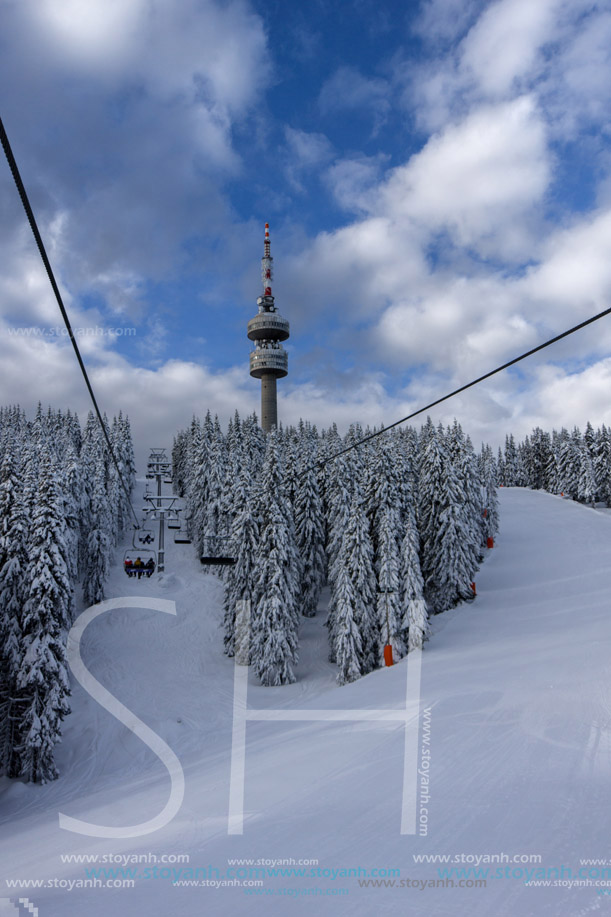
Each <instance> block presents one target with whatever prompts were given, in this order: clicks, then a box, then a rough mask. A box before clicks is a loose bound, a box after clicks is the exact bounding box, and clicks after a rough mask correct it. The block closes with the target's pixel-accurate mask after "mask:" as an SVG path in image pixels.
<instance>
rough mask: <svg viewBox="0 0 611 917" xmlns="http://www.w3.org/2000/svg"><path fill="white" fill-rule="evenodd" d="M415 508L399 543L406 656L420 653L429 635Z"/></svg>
mask: <svg viewBox="0 0 611 917" xmlns="http://www.w3.org/2000/svg"><path fill="white" fill-rule="evenodd" d="M419 542H420V538H419V535H418V526H417V523H416V508H415V504H414V503H413V502H411V503H410V504H409V505H408V510H407V514H406V520H405V535H404V536H403V541H402V543H401V569H400V584H401V602H402V607H403V609H404V612H403V621H402V631H403V634H404V639H405V635H406V636H407V648H408V652H411V651H412V650H415V649H422V647H423V645H424V642H425V640H427V639H428V634H429V618H428V611H427V607H426V602H425V600H424V580H423V579H422V571H421V569H420V558H419V547H420V545H419Z"/></svg>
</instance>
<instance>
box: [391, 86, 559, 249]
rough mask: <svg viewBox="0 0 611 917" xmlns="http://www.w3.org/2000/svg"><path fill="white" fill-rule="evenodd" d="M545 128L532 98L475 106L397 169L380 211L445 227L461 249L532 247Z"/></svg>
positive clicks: (545, 158)
mask: <svg viewBox="0 0 611 917" xmlns="http://www.w3.org/2000/svg"><path fill="white" fill-rule="evenodd" d="M549 173H550V166H549V154H548V151H547V149H546V143H545V128H544V124H543V123H542V119H541V116H540V113H539V112H538V111H537V109H536V106H535V104H534V101H533V99H532V98H531V97H529V96H525V97H522V98H519V99H516V100H515V101H512V102H508V103H505V104H503V105H498V106H485V107H482V108H478V109H476V110H475V111H474V112H472V113H471V114H470V115H469V116H468V117H467V118H465V119H464V120H463V121H462V122H460V123H459V124H457V125H450V126H449V127H448V128H447V129H446V130H445V131H443V132H442V133H440V134H437V135H435V136H433V137H432V138H431V139H430V140H429V142H428V143H427V144H426V146H425V147H424V149H423V150H422V152H421V153H419V154H417V155H416V156H414V157H412V159H411V160H410V161H409V162H408V163H407V164H406V165H405V166H401V167H400V168H398V169H396V170H395V171H394V172H393V174H392V175H391V177H390V178H389V180H388V182H387V183H386V185H385V187H384V189H383V191H382V194H381V198H382V206H384V208H385V210H386V211H387V212H389V213H390V214H392V215H393V216H396V217H397V218H399V217H408V218H410V219H413V220H416V221H418V223H420V224H422V225H424V226H426V227H429V228H431V229H435V228H445V229H448V230H449V231H450V233H451V234H452V235H453V236H454V237H455V239H456V241H457V243H458V244H459V245H462V246H470V247H473V248H476V249H478V250H482V251H483V253H485V254H489V253H493V254H502V255H503V256H505V257H509V258H512V257H516V256H522V255H523V254H524V251H525V247H529V246H530V245H531V244H532V237H531V235H530V234H529V233H528V232H527V231H526V232H525V229H526V230H527V223H525V222H521V223H520V224H519V225H518V221H519V220H520V219H522V221H524V218H525V217H526V216H527V214H528V212H529V211H530V212H531V213H532V211H533V209H534V207H535V206H536V205H537V204H538V203H539V201H540V200H541V198H542V196H543V194H544V192H545V189H546V187H547V184H548V181H549Z"/></svg>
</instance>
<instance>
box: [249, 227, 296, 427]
mask: <svg viewBox="0 0 611 917" xmlns="http://www.w3.org/2000/svg"><path fill="white" fill-rule="evenodd" d="M273 260H274V259H273V258H272V255H271V244H270V238H269V223H266V224H265V242H264V247H263V257H262V259H261V280H262V281H263V296H259V298H258V299H257V306H258V309H259V312H258V314H257V315H255V317H254V318H251V320H250V321H249V323H248V337H249V338H250V340H251V341H254V342H255V349H254V350H253V351H252V352H251V354H250V375H251V376H254V378H255V379H260V380H261V426H262V428H263V429H264V430H265V432H266V433H269V431H270V430H271V429H272V428H273V427H275V426H277V424H278V404H277V395H276V379H280V378H282V377H283V376H286V375H287V373H288V354H287V353H286V350H285V349H284V347H283V346H282V343H281V342H282V341H286V340H287V338H288V337H289V323H288V322H287V320H286V319H285V318H282V316H281V315H280V314H279V313H278V312H277V311H276V304H275V301H274V296H273V293H272V279H273Z"/></svg>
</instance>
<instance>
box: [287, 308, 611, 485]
mask: <svg viewBox="0 0 611 917" xmlns="http://www.w3.org/2000/svg"><path fill="white" fill-rule="evenodd" d="M610 314H611V308H609V309H604V310H603V311H602V312H598V313H597V314H596V315H592V316H591V317H590V318H587V319H586V320H585V321H583V322H580V323H579V324H578V325H574V326H573V327H572V328H568V329H567V330H566V331H563V332H562V334H557V335H556V336H555V337H553V338H550V339H549V340H548V341H545V342H544V343H543V344H538V345H537V347H533V348H532V350H528V351H526V353H523V354H520V356H519V357H514V358H513V360H509V361H508V362H507V363H503V365H502V366H497V367H496V369H492V370H490V372H487V373H484V375H483V376H479V377H478V378H477V379H473V381H472V382H467V384H466V385H461V386H460V387H459V388H455V389H454V391H453V392H449V393H448V394H447V395H443V397H442V398H437V399H436V400H435V401H431V402H430V403H429V404H427V405H425V406H424V407H423V408H419V409H418V410H417V411H413V413H411V414H408V415H407V417H402V418H401V419H400V420H395V422H394V423H391V424H389V425H388V426H387V427H382V429H381V430H376V431H375V433H370V434H369V436H364V437H363V439H359V441H358V442H356V443H352V444H351V445H350V446H346V448H345V449H341V450H340V451H339V452H335V453H334V454H333V455H330V456H328V457H327V458H325V459H321V460H320V461H318V462H316V463H315V464H314V465H310V466H308V467H307V468H305V469H304V470H303V471H302V472H300V474H299V475H297V477H298V478H301V477H303V475H304V474H307V473H308V471H318V470H319V469H321V468H324V466H325V465H327V464H328V463H329V462H333V461H335V459H336V458H339V456H340V455H345V454H346V452H350V451H351V449H358V447H359V446H362V445H364V443H368V442H369V441H370V440H372V439H375V437H376V436H381V435H382V433H386V432H387V431H388V430H392V429H393V428H394V427H398V426H399V424H402V423H405V422H406V420H411V419H412V418H413V417H418V415H419V414H424V412H425V411H429V410H430V409H431V408H434V407H436V405H438V404H441V403H442V402H443V401H448V400H449V399H450V398H453V397H454V396H455V395H459V394H460V392H464V391H466V390H467V389H468V388H473V386H474V385H478V384H479V383H480V382H483V381H484V380H485V379H489V378H490V377H491V376H495V375H496V374H497V373H500V372H502V371H503V370H504V369H509V367H510V366H514V365H515V364H516V363H519V362H520V361H521V360H525V359H526V357H531V356H532V355H533V354H534V353H538V352H539V351H540V350H544V349H545V348H546V347H549V346H550V345H551V344H555V343H557V341H561V340H562V339H563V338H566V337H568V336H569V335H570V334H575V332H576V331H580V330H581V329H582V328H585V327H586V326H587V325H591V324H592V323H593V322H597V321H598V320H599V319H601V318H604V317H605V316H606V315H610Z"/></svg>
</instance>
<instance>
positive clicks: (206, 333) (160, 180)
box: [0, 0, 611, 449]
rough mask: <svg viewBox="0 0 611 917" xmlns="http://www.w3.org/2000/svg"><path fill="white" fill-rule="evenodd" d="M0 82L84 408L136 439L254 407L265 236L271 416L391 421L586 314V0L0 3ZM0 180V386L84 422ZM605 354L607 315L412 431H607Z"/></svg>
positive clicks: (605, 271)
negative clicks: (272, 318)
mask: <svg viewBox="0 0 611 917" xmlns="http://www.w3.org/2000/svg"><path fill="white" fill-rule="evenodd" d="M0 86H1V87H2V89H1V90H0V93H1V96H0V98H1V112H2V117H3V120H4V124H5V127H6V129H7V132H8V134H9V137H10V138H11V142H12V145H13V149H14V152H15V155H16V157H17V159H18V162H19V164H20V167H21V171H22V175H23V177H24V180H25V182H26V185H27V187H28V190H29V192H30V197H31V200H32V203H33V206H34V208H35V211H36V213H37V215H38V218H39V222H40V226H41V229H42V232H43V236H44V238H45V240H46V242H47V246H48V250H49V254H50V256H51V259H52V262H53V264H54V267H55V269H56V273H57V276H58V278H59V279H60V282H61V286H62V290H63V291H64V293H65V299H66V303H67V306H68V308H69V311H70V314H71V317H72V322H73V325H74V326H75V327H77V328H79V329H81V344H82V349H83V352H84V356H85V359H86V361H87V364H88V366H89V368H90V370H91V376H92V379H93V382H94V386H95V388H96V391H97V393H98V396H99V400H100V402H101V404H102V405H103V407H104V408H105V409H106V410H107V411H108V412H109V413H113V412H116V411H118V409H119V408H120V407H121V408H123V409H124V410H127V411H128V413H129V414H130V416H131V417H132V421H133V425H134V432H135V435H136V437H137V440H138V445H139V447H140V448H141V449H144V448H145V447H146V446H147V445H149V444H159V443H162V442H166V443H168V444H171V438H172V435H173V433H174V432H175V430H176V429H177V428H178V427H181V426H184V425H186V424H187V423H188V422H189V420H190V417H191V415H192V413H193V412H196V413H200V414H201V413H203V412H205V410H206V409H207V408H210V410H211V411H212V412H213V413H214V412H218V413H219V415H220V417H221V418H222V419H223V420H224V421H226V419H227V418H228V417H229V415H230V414H231V413H232V412H233V410H234V409H235V408H236V407H237V408H238V409H239V410H240V411H241V412H250V411H252V410H258V404H259V387H258V386H259V384H258V382H257V381H256V380H253V379H251V378H250V377H249V375H248V353H249V349H250V344H249V342H248V340H247V338H246V322H247V320H248V318H250V317H251V316H252V315H254V314H255V311H256V304H255V301H256V297H257V296H258V295H259V292H260V279H259V271H260V260H259V259H260V257H261V254H262V246H263V226H264V223H265V222H266V221H269V223H270V226H271V237H272V254H273V255H274V263H275V283H274V293H275V295H276V300H277V304H278V306H279V308H280V310H281V312H282V313H283V315H285V317H286V318H288V319H289V320H290V322H291V338H290V340H289V341H288V342H287V345H286V346H287V349H288V351H289V376H288V377H287V378H286V379H284V380H282V381H281V382H280V384H279V413H280V417H281V418H282V419H283V420H285V421H287V422H296V421H297V420H298V419H299V417H300V416H302V417H304V418H307V419H310V420H311V421H313V422H315V423H317V424H318V425H320V426H324V425H327V424H329V423H330V422H332V421H333V420H336V421H337V422H338V423H339V425H340V427H342V428H343V429H345V428H346V426H347V425H348V424H349V423H350V422H352V421H356V420H359V421H360V422H361V423H363V424H366V423H370V424H374V423H380V422H382V421H384V422H386V423H390V422H392V421H394V420H395V419H397V418H398V417H400V416H403V415H404V414H407V413H409V412H410V411H412V410H414V409H416V408H417V407H419V406H420V405H421V404H422V403H426V402H427V401H429V400H432V399H433V398H435V397H438V396H439V395H440V394H443V393H444V392H445V391H447V390H449V389H450V388H454V387H456V386H458V385H461V384H463V383H465V382H467V381H469V379H470V378H472V377H473V376H474V375H479V374H481V373H484V372H486V371H487V370H489V369H491V368H492V367H493V366H495V365H496V364H497V363H499V362H503V361H505V360H508V359H510V358H511V357H513V356H514V355H516V354H517V353H520V352H522V351H523V350H526V349H529V348H530V347H532V346H534V345H536V344H537V343H539V342H540V341H541V340H544V339H545V338H546V337H550V336H552V335H553V334H555V333H557V332H559V331H561V330H563V329H564V328H566V327H568V326H569V325H572V324H576V323H577V322H579V321H581V320H583V319H584V318H586V317H588V316H589V315H591V314H593V313H594V312H597V311H600V310H602V309H604V308H606V307H608V306H609V305H611V297H610V295H609V293H610V290H611V257H610V255H611V178H610V176H611V155H610V137H609V131H610V128H609V124H610V120H609V112H610V110H611V105H610V103H611V4H610V3H609V2H608V0H606V2H592V0H537V2H536V3H533V2H532V0H496V2H493V3H490V2H482V0H477V2H471V0H423V2H403V3H398V2H388V0H382V2H373V0H351V2H341V3H339V2H324V0H313V2H311V3H308V4H303V3H296V2H293V0H283V2H280V0H270V2H267V3H264V2H262V0H256V2H246V0H240V2H214V0H62V2H61V3H58V2H56V0H19V2H16V0H0ZM0 186H1V187H0V191H1V198H0V208H1V216H2V218H1V220H0V240H1V246H0V258H1V261H2V271H1V272H0V332H1V333H0V390H1V400H2V402H3V403H7V402H12V401H20V402H21V403H22V404H23V405H24V406H25V407H27V408H32V407H33V406H35V404H36V402H37V401H38V400H39V399H41V400H42V401H43V402H45V403H46V402H47V401H51V402H52V403H53V404H54V405H56V406H70V407H72V408H75V409H78V410H79V412H82V411H86V410H87V407H88V405H87V399H86V394H85V392H84V388H83V385H82V382H81V381H80V380H79V376H78V372H77V368H76V364H75V361H74V358H73V356H72V355H71V351H70V349H69V347H68V346H67V344H66V340H65V338H64V337H62V335H61V334H57V333H56V332H55V331H54V329H55V328H56V327H57V326H58V325H59V324H60V320H59V315H58V313H57V307H56V305H55V304H54V300H53V298H52V295H51V293H50V290H49V289H48V282H47V280H46V277H45V275H44V272H43V270H42V267H41V266H40V264H39V262H38V256H37V253H36V251H35V249H34V246H33V242H32V239H31V236H30V233H29V229H28V228H27V225H26V224H25V221H24V217H23V214H22V212H21V209H20V204H19V201H18V199H17V196H16V193H15V192H14V189H13V187H12V181H11V178H10V175H9V173H8V169H7V168H6V167H5V168H0ZM16 329H38V330H36V331H29V330H26V331H25V332H18V331H16ZM87 329H89V331H87ZM128 329H129V331H128ZM43 332H44V334H43ZM93 332H95V333H93ZM610 353H611V322H610V321H609V320H607V321H603V322H601V323H599V324H598V325H596V326H594V327H593V328H592V329H590V330H588V331H585V332H581V333H580V334H579V336H574V337H573V338H571V339H569V340H568V341H565V342H563V343H562V344H561V345H559V346H558V347H557V348H555V349H554V350H553V351H552V350H549V351H546V352H545V353H544V354H542V355H540V356H538V357H536V358H534V359H533V360H531V361H530V362H529V363H528V364H523V365H522V368H521V371H520V372H519V373H517V372H515V373H507V374H504V375H503V376H499V377H495V379H494V380H491V381H490V382H488V383H486V384H485V385H484V386H482V387H481V388H478V389H475V390H473V391H471V392H469V393H468V394H465V395H464V396H462V397H460V398H458V399H456V401H455V402H451V403H449V404H448V405H446V406H444V408H443V410H442V409H441V408H440V409H439V411H438V412H437V413H436V414H435V415H434V417H435V420H440V419H441V420H443V421H445V422H447V421H449V420H451V418H452V417H453V416H454V415H457V416H458V417H459V418H460V419H461V421H462V422H463V424H464V426H465V427H466V428H467V429H468V430H469V431H470V432H471V434H472V436H473V438H474V440H475V441H477V442H479V441H480V440H482V439H484V440H488V441H490V442H492V443H493V444H497V443H498V442H499V441H500V440H502V439H503V438H504V435H505V432H506V431H508V430H511V431H513V432H515V433H517V434H519V435H523V434H524V433H526V432H528V431H529V430H530V429H531V428H532V426H534V425H535V424H540V425H542V426H544V427H546V428H551V427H554V426H555V427H560V426H561V425H567V426H572V425H573V424H578V425H580V426H582V425H584V424H585V421H586V419H590V420H591V421H592V423H594V424H595V425H597V424H600V423H602V422H605V423H607V424H609V423H611V399H609V397H608V392H609V391H610V383H611V357H610V356H609V354H610Z"/></svg>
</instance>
